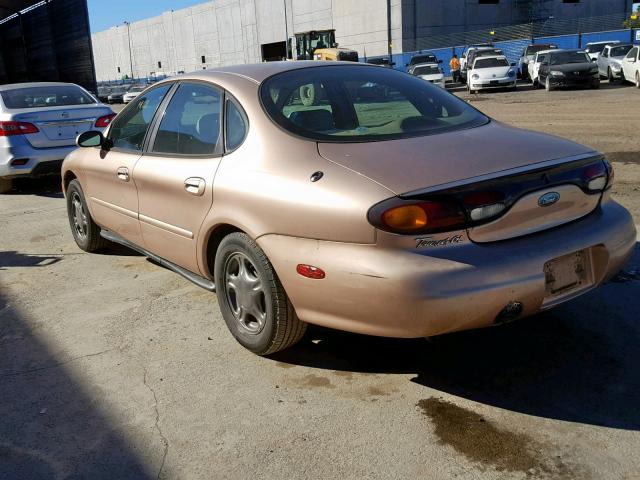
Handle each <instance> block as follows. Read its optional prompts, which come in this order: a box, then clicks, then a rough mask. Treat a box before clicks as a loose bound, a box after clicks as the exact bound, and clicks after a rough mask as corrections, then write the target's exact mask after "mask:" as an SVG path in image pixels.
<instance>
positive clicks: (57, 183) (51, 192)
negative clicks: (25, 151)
mask: <svg viewBox="0 0 640 480" xmlns="http://www.w3.org/2000/svg"><path fill="white" fill-rule="evenodd" d="M9 195H37V196H40V197H51V198H62V197H63V196H64V195H63V194H62V180H61V178H60V175H49V176H46V177H40V178H16V179H14V180H13V190H11V192H9Z"/></svg>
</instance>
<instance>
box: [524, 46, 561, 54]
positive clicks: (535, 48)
mask: <svg viewBox="0 0 640 480" xmlns="http://www.w3.org/2000/svg"><path fill="white" fill-rule="evenodd" d="M554 48H555V46H554V45H546V44H545V45H529V46H528V47H527V50H526V51H525V53H524V54H525V55H526V56H530V55H535V54H536V53H537V52H541V51H542V50H552V49H554Z"/></svg>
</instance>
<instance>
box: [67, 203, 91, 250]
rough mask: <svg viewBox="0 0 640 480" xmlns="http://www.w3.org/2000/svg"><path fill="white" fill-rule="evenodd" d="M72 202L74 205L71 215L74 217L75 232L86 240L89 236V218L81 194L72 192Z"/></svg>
mask: <svg viewBox="0 0 640 480" xmlns="http://www.w3.org/2000/svg"><path fill="white" fill-rule="evenodd" d="M71 204H72V206H73V210H72V212H71V216H72V219H73V228H74V233H75V234H76V235H77V237H78V238H79V239H81V240H84V239H86V238H87V233H88V227H89V219H88V218H87V213H86V212H85V210H84V204H83V203H82V198H80V194H79V193H78V192H73V193H72V194H71Z"/></svg>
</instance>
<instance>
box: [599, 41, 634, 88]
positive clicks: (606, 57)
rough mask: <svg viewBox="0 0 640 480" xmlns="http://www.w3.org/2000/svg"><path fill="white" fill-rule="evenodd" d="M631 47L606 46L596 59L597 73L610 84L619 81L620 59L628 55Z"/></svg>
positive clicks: (628, 45)
mask: <svg viewBox="0 0 640 480" xmlns="http://www.w3.org/2000/svg"><path fill="white" fill-rule="evenodd" d="M632 48H633V45H631V44H630V43H626V44H624V45H607V46H606V47H604V50H602V53H601V54H600V56H599V57H598V72H599V73H600V76H601V77H605V78H608V79H609V81H610V82H613V81H615V80H617V79H619V78H620V77H621V76H622V74H621V72H622V59H623V58H624V57H625V56H626V55H627V53H629V50H631V49H632Z"/></svg>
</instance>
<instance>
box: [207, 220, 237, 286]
mask: <svg viewBox="0 0 640 480" xmlns="http://www.w3.org/2000/svg"><path fill="white" fill-rule="evenodd" d="M234 232H240V233H247V232H246V231H245V230H244V229H242V228H240V227H238V226H236V225H233V224H231V223H219V224H217V225H214V226H213V227H211V228H209V229H208V230H207V231H206V233H205V234H204V238H203V242H202V245H203V251H202V262H201V265H202V270H203V272H202V273H203V275H204V276H205V277H207V278H209V279H213V267H214V264H215V260H216V253H217V251H218V246H219V245H220V242H222V239H223V238H224V237H226V236H227V235H229V234H231V233H234Z"/></svg>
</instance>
